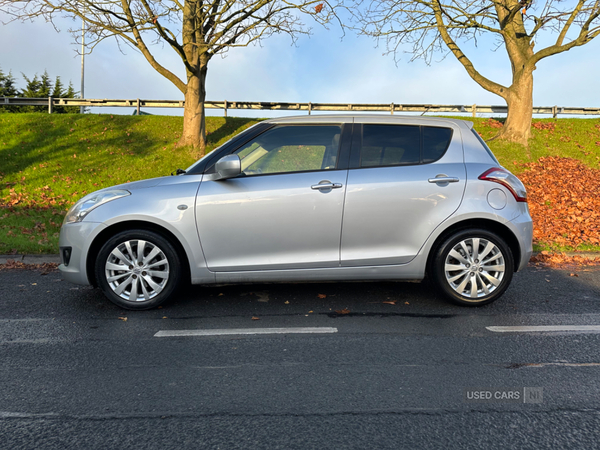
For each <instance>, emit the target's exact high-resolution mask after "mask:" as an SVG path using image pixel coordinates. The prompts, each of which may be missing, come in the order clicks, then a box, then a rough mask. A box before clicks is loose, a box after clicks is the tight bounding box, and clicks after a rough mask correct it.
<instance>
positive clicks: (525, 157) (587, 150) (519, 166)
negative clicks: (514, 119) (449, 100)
mask: <svg viewBox="0 0 600 450" xmlns="http://www.w3.org/2000/svg"><path fill="white" fill-rule="evenodd" d="M457 118H460V119H465V120H469V121H471V122H473V124H474V127H475V129H476V130H477V131H478V132H479V133H480V134H481V136H482V137H483V139H484V140H486V141H488V139H491V138H493V137H494V136H495V135H496V134H497V133H498V129H497V128H493V127H492V126H491V125H492V124H493V123H494V121H493V120H490V119H483V118H474V119H473V118H465V117H457ZM499 120H503V119H499ZM533 123H534V125H535V124H540V125H537V126H538V127H540V128H539V129H538V128H536V127H535V126H534V127H532V128H531V132H532V139H531V140H530V141H529V147H528V148H525V147H523V146H521V145H518V144H513V143H509V142H504V141H499V140H491V141H488V142H487V144H488V145H489V147H490V148H491V149H492V151H493V152H494V154H495V155H496V157H497V158H498V160H499V161H500V163H501V164H502V165H503V166H504V167H506V168H507V169H509V170H510V171H511V172H513V173H515V174H517V175H518V174H519V173H521V172H523V171H524V170H526V168H524V167H523V164H525V163H531V162H535V161H537V160H538V159H540V158H541V157H544V156H561V157H564V158H573V159H577V160H579V161H581V162H583V163H584V164H585V165H587V166H589V167H592V168H594V169H598V168H599V167H600V165H599V163H600V119H598V118H595V119H534V121H533Z"/></svg>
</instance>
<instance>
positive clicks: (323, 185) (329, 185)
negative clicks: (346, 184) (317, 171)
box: [310, 180, 342, 190]
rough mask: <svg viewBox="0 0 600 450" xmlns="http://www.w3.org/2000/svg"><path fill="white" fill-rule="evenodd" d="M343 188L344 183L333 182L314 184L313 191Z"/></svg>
mask: <svg viewBox="0 0 600 450" xmlns="http://www.w3.org/2000/svg"><path fill="white" fill-rule="evenodd" d="M341 187H342V183H332V182H331V181H327V180H325V181H321V182H320V183H319V184H313V185H312V186H311V187H310V188H311V189H319V190H320V189H339V188H341Z"/></svg>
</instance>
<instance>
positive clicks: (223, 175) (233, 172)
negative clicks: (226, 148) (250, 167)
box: [213, 155, 242, 181]
mask: <svg viewBox="0 0 600 450" xmlns="http://www.w3.org/2000/svg"><path fill="white" fill-rule="evenodd" d="M215 170H216V172H217V173H216V174H215V175H216V177H215V178H213V180H215V181H217V180H226V179H228V178H233V177H237V176H238V175H240V174H241V173H242V161H241V160H240V157H239V156H238V155H227V156H223V157H222V158H221V159H219V160H218V161H217V164H215Z"/></svg>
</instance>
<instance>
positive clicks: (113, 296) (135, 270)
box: [95, 230, 181, 310]
mask: <svg viewBox="0 0 600 450" xmlns="http://www.w3.org/2000/svg"><path fill="white" fill-rule="evenodd" d="M95 270H96V280H97V281H98V285H99V286H100V288H101V289H102V291H103V292H104V294H105V295H106V296H107V297H108V298H109V300H110V301H112V302H113V303H115V304H116V305H118V306H120V307H121V308H125V309H132V310H143V309H151V308H155V307H157V306H159V305H160V304H162V303H163V302H164V301H165V300H167V299H168V298H169V297H170V296H171V295H172V294H173V292H174V291H175V290H176V288H177V286H178V285H179V283H180V280H181V262H180V258H179V255H178V254H177V251H176V250H175V248H174V247H173V245H172V244H171V243H170V242H169V241H168V240H167V239H165V238H164V237H162V236H161V235H160V234H157V233H155V232H152V231H148V230H130V231H123V232H121V233H118V234H116V235H115V236H113V237H112V238H110V239H109V240H108V241H107V242H106V243H105V244H104V245H103V246H102V248H101V249H100V251H99V252H98V256H97V257H96V266H95Z"/></svg>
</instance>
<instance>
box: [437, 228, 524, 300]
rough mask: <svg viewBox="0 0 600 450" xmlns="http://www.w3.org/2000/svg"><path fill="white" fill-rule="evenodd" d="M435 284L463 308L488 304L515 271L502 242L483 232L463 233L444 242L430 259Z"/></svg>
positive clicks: (509, 254) (500, 239)
mask: <svg viewBox="0 0 600 450" xmlns="http://www.w3.org/2000/svg"><path fill="white" fill-rule="evenodd" d="M432 269H433V275H434V277H433V278H434V281H435V283H436V285H437V286H438V288H439V289H440V290H441V291H442V292H443V293H444V294H445V295H446V296H447V297H448V298H450V299H451V300H452V301H454V302H455V303H458V304H460V305H465V306H479V305H485V304H487V303H491V302H493V301H494V300H496V299H497V298H499V297H500V296H501V295H502V294H503V293H504V291H506V289H507V288H508V285H509V284H510V281H511V279H512V275H513V272H514V263H513V256H512V253H511V251H510V249H509V247H508V245H506V243H505V242H504V240H503V239H502V238H501V237H499V236H498V235H496V234H495V233H491V232H489V231H486V230H481V229H470V230H462V231H459V232H457V233H455V234H454V235H452V236H450V237H449V238H448V239H446V240H445V241H444V242H443V243H442V244H441V245H440V246H439V247H438V249H437V251H436V253H435V256H434V259H433V265H432Z"/></svg>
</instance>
